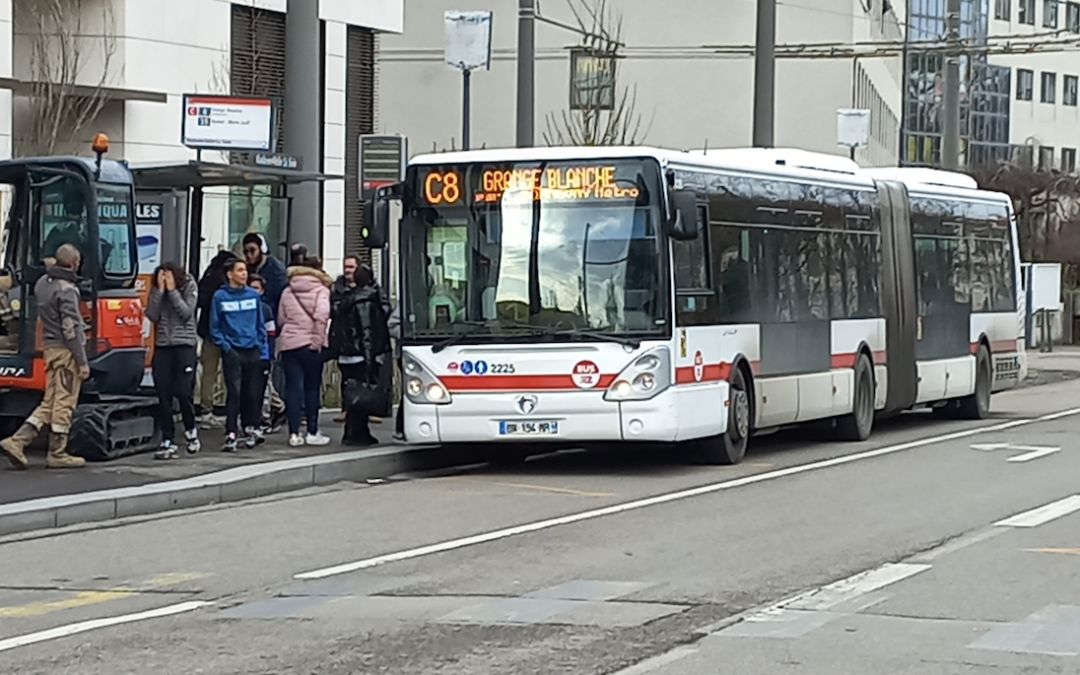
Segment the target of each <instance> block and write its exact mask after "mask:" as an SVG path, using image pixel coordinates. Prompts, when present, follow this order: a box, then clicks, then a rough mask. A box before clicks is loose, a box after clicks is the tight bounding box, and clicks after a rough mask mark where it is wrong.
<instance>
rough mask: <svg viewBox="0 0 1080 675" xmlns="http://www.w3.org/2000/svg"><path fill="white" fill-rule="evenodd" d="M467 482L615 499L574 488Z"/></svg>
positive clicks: (604, 494)
mask: <svg viewBox="0 0 1080 675" xmlns="http://www.w3.org/2000/svg"><path fill="white" fill-rule="evenodd" d="M466 480H472V481H476V482H478V483H487V484H489V485H501V486H502V487H512V488H521V489H523V490H542V491H544V492H558V493H559V494H564V495H577V496H579V497H614V496H615V493H614V492H585V491H584V490H574V489H573V488H559V487H548V486H547V485H531V484H527V483H503V482H502V481H495V480H481V479H479V478H467V479H466Z"/></svg>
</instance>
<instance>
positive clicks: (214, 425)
mask: <svg viewBox="0 0 1080 675" xmlns="http://www.w3.org/2000/svg"><path fill="white" fill-rule="evenodd" d="M221 426H222V424H221V420H219V419H218V418H217V417H215V416H214V414H213V413H206V414H205V415H203V416H202V417H200V418H199V427H201V428H203V429H207V430H209V429H220V428H221Z"/></svg>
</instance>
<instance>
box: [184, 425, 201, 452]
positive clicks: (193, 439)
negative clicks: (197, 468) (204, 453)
mask: <svg viewBox="0 0 1080 675" xmlns="http://www.w3.org/2000/svg"><path fill="white" fill-rule="evenodd" d="M184 440H185V441H187V452H188V454H189V455H197V454H199V451H200V450H202V441H200V440H199V430H198V429H192V430H191V431H185V432H184Z"/></svg>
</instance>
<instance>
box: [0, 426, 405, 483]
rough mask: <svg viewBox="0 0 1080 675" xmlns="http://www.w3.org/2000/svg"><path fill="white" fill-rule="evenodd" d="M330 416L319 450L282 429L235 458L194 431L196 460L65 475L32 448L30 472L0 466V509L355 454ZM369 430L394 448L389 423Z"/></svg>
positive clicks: (114, 464)
mask: <svg viewBox="0 0 1080 675" xmlns="http://www.w3.org/2000/svg"><path fill="white" fill-rule="evenodd" d="M335 414H336V413H334V412H323V413H322V415H320V419H319V426H320V428H321V429H322V431H323V433H324V434H326V435H327V436H329V437H330V439H331V441H332V442H331V443H330V445H327V446H323V447H308V446H302V447H299V448H292V447H289V444H288V441H289V435H288V432H287V431H286V430H284V429H283V430H281V431H279V432H278V433H276V434H274V435H271V436H268V437H267V439H266V443H264V444H262V445H260V446H258V447H257V448H255V449H254V450H246V449H243V448H241V450H240V451H239V452H237V453H224V452H221V443H222V439H223V432H222V431H220V430H210V431H207V430H200V431H199V434H200V438H201V439H202V444H203V449H202V452H200V453H199V454H198V455H194V456H191V455H187V454H186V453H184V451H183V450H181V451H180V458H179V459H175V460H168V461H165V460H156V459H154V456H153V453H147V454H142V455H135V456H132V457H124V458H121V459H117V460H113V461H111V462H90V463H88V464H87V465H86V468H84V469H79V470H69V471H45V448H44V447H36V448H34V449H33V450H31V452H30V453H29V457H30V468H29V469H28V470H27V471H13V470H10V467H9V466H8V463H7V462H6V461H0V504H11V503H14V502H21V501H26V500H28V499H40V498H42V497H58V496H62V495H72V494H80V493H85V492H93V491H95V490H107V489H111V488H124V487H134V486H139V485H149V484H152V483H161V482H165V481H174V480H181V479H184V478H191V477H193V476H201V475H204V474H210V473H214V472H217V471H223V470H225V469H233V468H236V467H242V466H250V465H253V464H262V463H265V462H273V461H278V460H287V459H299V458H303V457H314V456H323V455H335V454H339V453H342V452H353V451H356V450H358V449H359V448H352V447H344V446H342V445H341V443H340V440H341V433H342V429H343V427H344V425H343V424H339V423H337V422H334V421H333V418H334V415H335ZM371 431H372V433H373V434H374V435H375V437H376V438H378V439H379V441H380V444H379V445H378V446H375V447H376V448H381V447H385V446H392V445H396V444H395V443H394V442H393V439H392V436H393V431H394V420H393V419H392V418H391V419H389V420H383V423H382V424H372V425H371ZM368 449H374V448H368Z"/></svg>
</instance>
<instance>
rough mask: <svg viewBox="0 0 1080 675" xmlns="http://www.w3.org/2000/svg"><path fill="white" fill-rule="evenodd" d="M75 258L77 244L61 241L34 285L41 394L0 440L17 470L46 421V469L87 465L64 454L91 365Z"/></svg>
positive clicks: (24, 464) (79, 260)
mask: <svg viewBox="0 0 1080 675" xmlns="http://www.w3.org/2000/svg"><path fill="white" fill-rule="evenodd" d="M80 262H81V256H80V254H79V249H77V248H75V247H74V246H72V245H71V244H64V245H63V246H61V247H60V248H59V249H57V251H56V265H52V266H49V267H46V268H45V275H44V276H42V277H41V278H40V279H38V282H37V284H36V285H35V286H34V296H35V297H36V298H37V305H38V317H39V318H40V320H41V336H42V338H43V342H44V345H45V396H44V397H43V398H42V400H41V405H39V406H38V407H37V409H35V410H34V412H32V413H30V416H29V417H27V418H26V421H25V422H23V425H22V426H21V427H20V428H19V430H18V431H16V432H15V435H14V436H12V437H11V438H5V439H4V440H2V441H0V450H3V452H4V454H5V455H7V457H8V460H9V461H10V462H11V464H12V465H13V466H14V467H15V468H17V469H25V468H26V465H27V461H26V446H28V445H30V444H31V443H32V442H33V441H34V440H35V439H36V438H37V437H38V434H40V433H41V430H42V429H44V428H45V427H46V426H47V427H49V458H48V461H47V465H48V466H49V468H52V469H63V468H74V467H80V466H83V465H84V464H86V460H84V459H83V458H82V457H73V456H71V455H69V454H68V453H67V444H68V434H69V433H70V431H71V415H72V412H74V410H75V406H76V405H78V403H79V389H80V388H81V386H82V381H83V380H85V379H86V378H88V377H90V366H89V364H88V363H87V361H86V332H85V330H86V329H85V326H84V325H83V320H82V315H81V314H80V313H79V287H78V286H77V285H76V282H77V281H78V277H77V276H76V275H75V270H77V269H79V263H80Z"/></svg>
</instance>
